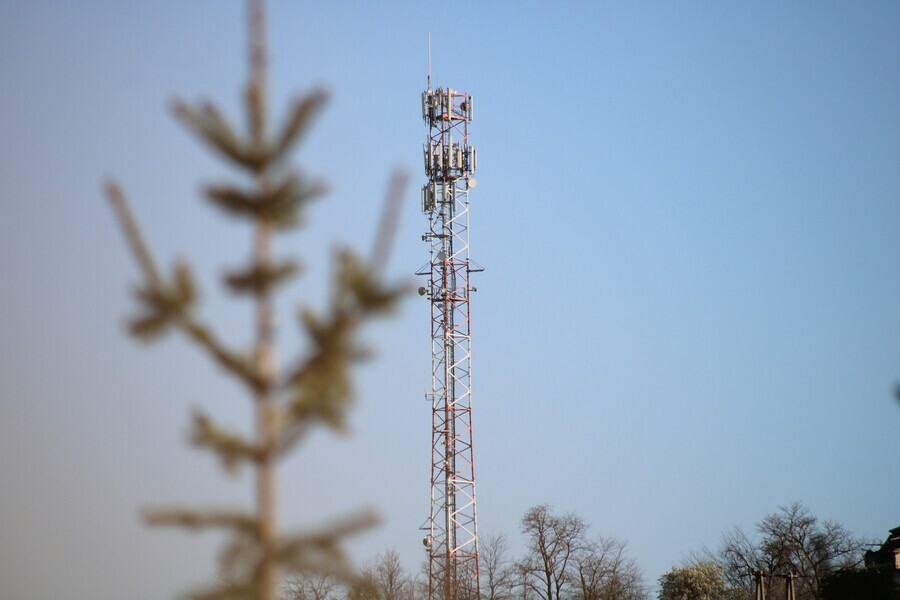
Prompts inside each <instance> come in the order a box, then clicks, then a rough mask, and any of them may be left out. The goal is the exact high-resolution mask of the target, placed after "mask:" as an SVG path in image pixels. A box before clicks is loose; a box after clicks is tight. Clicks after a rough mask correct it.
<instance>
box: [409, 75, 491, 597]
mask: <svg viewBox="0 0 900 600" xmlns="http://www.w3.org/2000/svg"><path fill="white" fill-rule="evenodd" d="M472 114H473V111H472V97H471V96H470V95H468V94H466V93H464V92H459V91H456V90H452V89H449V88H446V89H445V88H438V89H435V90H432V89H431V88H430V86H429V89H428V90H426V91H425V92H423V93H422V117H423V118H424V119H425V122H426V123H427V125H428V139H427V141H426V142H425V144H424V147H423V155H424V162H425V174H426V176H427V177H428V182H427V183H426V184H425V186H424V187H423V188H422V211H423V212H424V213H426V214H427V215H428V231H427V232H426V233H425V235H423V236H422V239H423V240H424V241H426V242H428V244H429V249H430V260H429V262H428V264H427V265H425V266H424V267H422V269H420V270H419V271H418V272H417V275H423V276H427V277H428V283H427V285H425V286H423V287H420V288H419V294H421V295H422V296H425V297H426V298H427V299H428V300H429V302H430V304H431V391H430V392H427V393H426V398H427V399H428V400H430V401H431V406H432V419H431V421H432V422H431V427H432V429H431V512H430V514H429V517H428V520H427V521H426V523H425V525H424V526H423V529H424V530H425V531H426V536H425V539H424V540H423V541H424V544H425V548H426V551H427V553H428V565H429V576H428V588H429V598H430V599H431V600H478V598H479V597H480V586H479V572H478V531H477V527H476V522H477V519H476V506H475V460H474V456H475V455H474V452H473V449H472V364H471V363H472V354H471V332H470V319H469V297H470V294H471V292H473V291H475V288H474V287H473V286H472V285H471V282H470V275H471V274H472V273H473V272H476V271H480V270H482V269H481V268H480V267H478V266H477V265H476V264H475V263H472V262H470V260H469V190H470V189H472V188H474V187H475V179H474V177H472V173H473V172H474V171H475V167H476V163H477V155H476V153H475V149H474V148H472V147H471V146H470V145H469V122H470V121H471V120H472ZM473 265H475V266H473Z"/></svg>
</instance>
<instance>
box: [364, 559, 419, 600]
mask: <svg viewBox="0 0 900 600" xmlns="http://www.w3.org/2000/svg"><path fill="white" fill-rule="evenodd" d="M362 576H363V579H364V580H365V581H367V582H368V583H369V588H370V589H371V590H372V591H373V592H374V594H375V598H377V599H378V600H410V598H411V596H412V594H413V582H412V580H411V579H410V577H409V576H408V575H407V573H406V569H404V568H403V564H402V563H401V562H400V555H399V554H397V551H396V550H394V549H393V548H391V549H389V550H385V551H384V552H381V553H379V554H378V555H377V556H376V557H375V560H373V561H372V562H371V563H369V564H368V565H366V566H365V567H364V568H363V572H362Z"/></svg>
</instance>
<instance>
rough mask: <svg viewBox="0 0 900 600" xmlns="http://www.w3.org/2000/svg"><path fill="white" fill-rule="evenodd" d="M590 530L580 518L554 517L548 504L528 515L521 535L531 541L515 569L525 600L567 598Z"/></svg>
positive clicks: (524, 518) (570, 516)
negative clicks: (578, 559) (532, 598)
mask: <svg viewBox="0 0 900 600" xmlns="http://www.w3.org/2000/svg"><path fill="white" fill-rule="evenodd" d="M587 528H588V526H587V524H586V523H585V522H584V520H583V519H582V518H581V517H579V516H578V515H576V514H574V513H567V514H564V515H555V514H553V513H552V512H551V509H550V506H548V505H546V504H539V505H538V506H535V507H532V508H531V509H529V510H528V512H526V513H525V516H523V517H522V522H521V531H522V533H523V534H525V535H526V536H527V538H528V551H527V554H526V555H525V557H524V558H523V559H522V560H520V561H518V562H517V563H516V567H515V568H516V571H517V572H518V575H519V582H520V584H521V585H522V586H523V587H524V590H523V593H524V594H525V595H526V596H531V595H534V596H535V597H537V598H540V599H541V600H561V599H562V598H563V597H564V594H565V592H566V588H567V587H568V585H569V584H570V583H571V581H572V577H573V565H574V563H575V557H576V555H577V553H578V552H579V551H580V550H581V549H582V548H583V547H584V545H585V543H586V541H585V534H586V532H587Z"/></svg>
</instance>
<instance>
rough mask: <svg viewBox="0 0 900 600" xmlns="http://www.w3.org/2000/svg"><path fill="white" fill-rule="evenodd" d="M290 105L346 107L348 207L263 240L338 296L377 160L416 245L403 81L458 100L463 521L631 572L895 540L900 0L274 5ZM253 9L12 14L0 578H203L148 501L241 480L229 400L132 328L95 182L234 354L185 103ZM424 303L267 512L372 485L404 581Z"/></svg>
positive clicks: (230, 250) (105, 591)
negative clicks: (612, 555)
mask: <svg viewBox="0 0 900 600" xmlns="http://www.w3.org/2000/svg"><path fill="white" fill-rule="evenodd" d="M272 4H273V5H272V7H271V47H272V50H271V51H272V57H273V60H272V71H273V78H274V79H273V93H274V105H275V108H276V109H281V108H283V106H284V105H285V103H286V101H287V99H288V98H289V97H291V96H292V95H293V94H294V93H295V92H297V91H304V90H308V89H310V88H311V87H312V86H314V85H319V84H323V85H325V86H327V87H328V88H329V89H330V90H331V92H332V101H331V103H330V105H329V107H328V110H327V112H326V113H325V115H324V116H323V117H322V119H321V120H320V122H319V123H318V126H317V127H316V130H315V133H314V135H312V136H311V137H310V138H309V140H308V143H307V144H306V145H305V146H304V147H303V148H302V150H301V152H300V153H299V155H298V160H299V161H300V162H301V163H302V164H303V165H304V167H305V168H306V169H307V170H308V171H310V172H312V173H316V174H320V175H321V176H323V177H325V178H327V179H328V180H329V181H330V183H331V186H332V193H331V194H330V196H329V197H328V199H327V200H325V201H323V202H321V203H320V204H318V205H317V206H316V207H315V209H314V210H313V211H312V214H311V224H312V227H311V228H310V229H307V230H306V231H304V232H302V233H300V234H297V235H292V236H290V237H288V238H285V239H284V240H283V241H282V243H281V245H280V248H281V249H282V250H283V251H284V252H285V253H287V252H290V253H296V254H299V255H302V256H303V257H305V258H306V260H307V261H308V263H309V264H310V265H311V268H310V274H309V275H308V276H307V277H305V278H304V279H303V280H301V281H300V283H299V284H298V285H297V286H295V287H292V288H291V289H290V290H289V293H288V294H287V296H288V297H287V298H286V299H285V301H284V303H283V306H282V308H283V310H284V312H283V318H282V323H283V324H284V326H285V329H284V331H285V334H284V336H283V337H282V339H281V346H282V349H283V351H284V352H285V354H286V355H292V354H295V353H296V352H297V349H298V344H299V340H298V337H297V335H296V333H295V332H294V331H293V327H292V325H291V323H292V319H291V315H290V310H291V309H292V307H293V306H295V305H296V304H297V303H300V302H308V303H312V304H314V305H315V304H321V302H322V301H323V298H324V297H325V294H326V290H325V287H324V281H325V274H326V273H327V269H326V265H325V263H324V262H323V261H324V260H325V257H326V256H327V252H328V251H329V249H330V248H331V247H332V246H333V244H335V243H337V242H345V243H349V244H352V245H354V246H357V247H359V248H362V249H367V248H368V247H369V246H370V244H371V242H372V238H373V232H374V227H375V221H376V218H377V214H378V211H379V208H380V204H381V200H380V199H381V196H382V192H383V189H384V187H385V184H386V182H387V177H388V173H389V172H390V170H391V169H392V168H393V167H395V166H400V167H405V168H407V169H408V170H409V171H410V172H411V173H412V175H413V189H411V190H410V193H409V194H408V201H407V203H406V205H405V210H404V213H403V217H402V223H401V224H400V228H399V239H398V243H397V247H396V252H395V254H394V257H393V262H392V264H391V271H392V273H393V275H395V276H396V277H398V278H403V277H408V278H409V280H410V281H412V280H413V278H412V276H411V274H412V273H413V272H414V271H415V270H416V269H417V268H418V267H419V266H420V265H421V264H422V263H424V262H425V261H426V252H427V249H426V247H425V245H424V244H423V243H422V242H421V240H420V235H421V233H422V232H423V231H424V229H425V225H426V222H425V219H424V218H423V216H422V215H421V214H420V213H419V212H418V199H417V191H416V188H417V187H418V186H419V185H421V183H423V182H424V175H423V174H422V173H421V154H420V152H421V143H422V140H423V139H424V136H425V133H426V132H425V126H424V124H423V123H422V121H421V119H420V116H421V113H420V108H419V93H420V91H421V89H422V88H423V86H424V84H425V68H426V55H425V40H426V33H427V32H428V31H431V32H432V56H433V81H435V82H436V83H437V84H439V85H449V86H452V87H454V88H457V89H463V90H466V91H468V92H470V93H472V94H473V95H474V96H475V98H476V110H477V114H476V115H475V116H476V121H475V122H474V123H473V124H472V129H471V139H472V142H473V144H475V145H476V147H477V148H478V151H479V173H478V182H479V185H478V188H477V189H476V190H475V191H474V192H473V194H472V208H471V217H472V230H471V242H472V255H473V257H474V258H475V259H476V260H477V261H478V262H479V263H481V264H483V265H484V266H485V267H486V269H487V270H486V271H485V272H484V273H483V274H481V275H480V276H479V279H478V281H477V286H478V290H479V291H478V293H477V294H476V295H475V297H474V303H473V321H474V323H473V330H474V342H473V346H474V365H473V369H474V371H473V372H474V380H475V394H474V404H475V421H476V428H475V436H476V439H475V444H476V457H477V458H476V462H477V472H478V501H479V506H478V508H479V526H480V528H481V531H482V532H489V531H505V532H507V533H509V534H510V535H511V537H512V540H513V545H514V547H515V549H516V550H518V549H519V548H520V546H521V541H520V539H519V537H518V535H517V523H518V519H519V518H520V516H521V515H522V513H523V512H524V511H525V510H526V509H527V508H528V507H530V506H532V505H534V504H537V503H540V502H549V503H551V504H553V505H554V506H555V507H556V508H557V509H558V510H560V511H575V512H577V513H579V514H580V515H581V516H583V517H584V518H585V519H586V520H588V521H590V522H591V523H592V524H593V531H594V532H595V533H599V534H604V535H612V536H616V537H619V538H621V539H623V540H626V541H627V542H628V544H629V548H630V551H631V553H632V555H633V556H634V557H635V558H636V559H637V561H638V563H639V564H640V566H641V567H642V568H643V570H644V573H645V576H646V579H647V581H648V583H651V584H652V583H654V582H655V580H656V578H657V577H658V576H659V575H660V574H661V573H662V572H663V571H665V570H667V569H668V568H669V567H671V566H672V565H673V564H676V563H678V562H679V561H680V560H681V559H682V558H683V556H684V555H685V554H687V553H689V552H691V551H693V550H697V549H699V548H701V547H702V546H704V545H707V546H711V547H714V546H716V545H717V543H718V540H719V536H720V534H721V532H722V531H723V530H724V529H726V528H729V527H731V526H735V525H739V526H742V527H745V528H748V529H749V528H751V527H752V525H753V523H755V522H756V521H757V520H759V519H760V518H762V517H763V516H764V515H765V514H766V513H768V512H771V511H774V510H776V509H777V507H778V506H779V505H783V504H787V503H789V502H792V501H794V500H799V501H802V502H804V503H806V504H807V505H808V506H809V508H810V509H811V510H812V512H813V513H814V514H816V515H818V516H820V517H822V518H828V519H834V520H837V521H839V522H842V523H843V524H845V525H846V526H847V527H848V528H849V529H851V530H852V531H853V532H855V533H857V534H860V535H867V536H872V537H876V538H882V537H883V536H884V535H885V534H886V532H887V530H888V529H889V528H891V527H896V526H898V525H900V502H898V498H900V473H898V462H897V461H898V451H897V439H898V435H897V430H898V425H900V406H898V404H897V402H895V401H894V400H893V399H892V388H893V386H894V384H895V382H896V381H898V380H900V234H898V232H900V109H898V107H900V70H898V68H897V61H898V57H900V35H898V31H900V4H898V3H895V2H855V3H848V2H790V3H786V2H757V3H751V4H738V3H719V2H679V3H673V2H628V3H624V2H620V3H607V2H582V3H578V2H571V3H548V2H494V3H486V2H466V1H460V2H455V3H452V4H450V5H437V4H434V3H430V4H428V3H414V2H402V3H393V4H391V5H390V6H388V5H382V4H381V3H362V2H318V3H310V5H309V6H301V4H300V3H295V2H288V1H276V2H273V3H272ZM243 15H244V11H243V6H242V5H241V4H240V3H239V2H236V1H232V2H222V1H221V0H203V1H199V0H194V1H192V2H182V1H179V2H176V1H174V0H167V1H158V2H140V3H138V2H117V1H112V0H106V1H99V0H98V1H93V2H78V3H76V2H63V1H51V0H31V1H29V2H12V1H9V2H2V3H0V75H2V83H0V206H2V213H0V214H2V218H0V278H2V292H0V302H2V304H0V307H2V310H0V408H2V417H0V490H2V491H0V593H2V594H0V595H3V596H4V597H8V598H16V599H35V600H38V599H44V598H53V597H63V596H65V597H72V598H88V597H91V598H109V599H113V598H115V599H122V598H136V599H143V598H148V599H149V598H162V597H171V596H172V595H174V594H175V593H177V592H180V591H184V590H185V589H187V588H188V587H189V586H190V585H191V584H193V583H197V582H203V581H205V580H206V579H207V578H208V576H209V575H210V574H211V573H212V570H213V563H214V556H215V550H216V548H217V546H218V541H219V540H218V539H217V538H216V537H215V536H212V537H191V536H187V535H185V534H182V533H180V532H162V531H152V530H147V529H145V528H143V527H142V526H141V525H140V524H139V523H138V521H137V511H138V509H139V507H142V506H148V505H154V504H158V503H167V502H171V501H176V502H177V501H183V502H185V503H199V504H202V505H209V504H215V505H218V504H228V503H230V502H241V501H246V500H248V499H249V480H248V479H247V478H246V477H245V478H244V479H239V480H229V479H227V478H224V477H223V476H221V475H220V473H219V472H218V470H217V467H216V465H215V464H214V463H213V461H212V460H211V458H210V457H208V456H206V455H203V454H200V453H197V452H195V451H193V450H191V449H189V448H188V447H187V445H186V444H185V443H184V442H185V435H186V431H187V425H188V415H189V411H190V409H191V407H194V406H202V407H205V408H206V409H207V410H209V411H210V412H214V413H215V414H218V415H220V418H221V419H222V420H224V421H225V422H228V423H232V424H235V425H236V426H237V425H240V424H242V423H244V422H246V420H247V418H248V416H249V411H248V407H247V403H246V402H245V400H244V398H243V396H242V395H241V391H240V390H239V389H238V388H237V387H236V386H234V385H232V384H231V383H229V382H227V381H223V380H222V379H221V378H220V377H219V373H218V372H217V371H216V369H215V368H214V367H212V366H210V365H208V364H207V362H206V361H205V360H204V359H203V357H201V356H200V355H199V354H198V353H197V352H195V351H194V349H193V348H192V347H190V346H189V345H188V344H186V343H185V342H184V341H183V340H181V339H179V338H177V337H173V338H168V339H166V340H165V341H164V342H163V343H161V344H158V345H156V346H154V347H150V348H141V347H140V346H138V345H135V344H133V343H132V342H131V341H130V340H128V339H127V338H126V337H125V336H124V335H123V328H122V324H123V321H124V318H125V316H126V315H127V314H129V312H130V311H131V309H132V303H131V300H130V298H129V296H128V289H129V285H130V284H132V283H134V282H136V280H137V273H136V269H135V267H134V265H133V264H132V262H131V261H130V259H129V257H128V256H127V255H126V252H125V249H124V245H123V243H122V240H121V239H120V236H119V233H118V231H117V230H116V228H115V225H114V223H113V220H112V217H111V215H110V213H109V210H108V207H107V206H106V204H105V202H104V200H103V199H102V197H101V194H100V186H101V181H102V180H103V178H104V177H105V176H107V175H109V174H114V175H115V176H116V177H118V178H119V179H120V180H121V181H122V182H123V184H124V185H125V187H126V189H127V190H128V191H129V194H130V196H131V199H132V202H133V203H134V206H135V210H136V212H137V215H138V217H139V219H140V221H141V222H142V224H143V226H144V227H145V231H146V235H147V237H148V238H149V240H150V242H151V243H152V244H153V246H154V247H155V248H156V251H157V253H158V254H159V256H160V257H161V258H164V259H165V260H166V261H169V260H171V259H172V258H173V257H176V256H189V257H191V258H192V260H193V261H194V266H195V269H196V270H197V271H198V272H199V273H201V274H202V278H201V279H202V282H203V283H204V284H205V303H204V311H205V314H206V315H208V317H209V319H210V320H211V321H215V322H218V323H221V324H223V330H224V333H223V335H224V336H225V337H226V338H227V339H228V340H230V341H232V342H233V343H235V344H241V343H245V341H246V340H247V339H249V338H248V334H249V328H250V321H249V311H248V307H247V306H245V305H243V304H241V303H239V302H236V301H234V300H232V299H228V298H223V297H222V296H221V295H220V294H219V292H218V289H217V288H216V283H217V274H218V273H220V272H221V269H222V268H223V267H225V266H226V265H230V264H235V263H239V262H240V261H241V260H242V259H243V258H244V257H245V256H246V253H247V248H248V242H249V235H248V233H247V232H246V230H245V229H243V228H242V227H241V226H239V225H237V224H235V223H232V222H230V221H223V220H222V219H221V218H220V217H219V216H218V215H217V214H215V213H214V212H213V211H211V210H210V209H209V208H208V207H207V206H205V205H204V204H203V203H202V202H201V201H200V200H199V199H198V198H197V195H196V191H197V189H198V188H199V186H200V185H201V184H202V183H204V182H208V181H210V180H218V179H221V178H223V177H224V176H227V174H228V171H227V170H226V169H225V168H224V167H223V165H221V164H220V163H219V162H217V161H216V160H214V159H213V158H211V157H210V156H209V155H208V154H207V153H206V151H205V150H204V149H203V148H201V147H200V146H199V145H198V144H196V143H195V142H194V140H193V139H192V138H191V137H190V136H189V135H188V134H187V133H186V132H185V131H183V130H182V129H181V128H180V126H179V125H178V124H177V123H176V122H175V121H174V120H173V119H172V118H171V116H170V114H169V112H168V110H167V105H168V103H169V101H170V100H171V99H172V98H174V97H176V96H182V97H185V98H188V99H198V98H201V97H207V98H212V99H214V100H216V101H218V102H220V103H221V104H222V105H223V106H224V107H225V108H226V109H227V110H228V111H229V112H230V113H231V114H233V115H235V114H237V110H238V108H239V98H240V96H239V94H240V89H241V86H242V85H243V81H244V75H245V66H244V29H243ZM428 327H429V325H428V308H427V305H426V303H425V302H424V301H422V300H421V299H420V298H418V297H414V298H410V299H409V300H408V301H407V302H406V303H405V305H404V307H403V310H402V312H401V313H400V315H399V316H398V317H397V318H396V319H394V320H393V321H391V322H390V323H387V324H385V325H379V326H377V327H374V328H372V329H370V330H369V331H368V335H367V337H368V339H369V340H370V341H371V342H372V343H373V344H374V345H375V346H377V347H378V348H379V350H380V354H379V360H378V361H377V362H375V363H373V364H371V365H369V366H367V367H366V368H364V369H363V370H362V371H361V372H360V377H359V379H358V382H359V388H360V391H361V394H360V396H361V402H360V405H359V408H358V410H357V411H356V412H355V414H354V418H353V428H354V431H355V434H354V435H353V436H352V437H349V438H346V439H341V438H335V437H333V436H330V435H326V434H322V435H318V436H317V437H315V438H314V439H313V440H312V441H311V443H309V444H308V445H307V446H306V447H304V448H303V451H302V452H301V453H300V454H299V455H298V456H297V458H295V459H292V460H291V461H289V462H288V463H286V464H285V466H284V469H283V471H282V473H283V483H284V484H283V488H282V501H283V502H284V521H285V522H286V523H287V524H289V525H297V526H302V525H304V524H310V523H315V522H317V521H319V520H321V519H323V518H326V517H328V516H332V515H338V514H341V513H342V512H343V511H346V510H352V509H354V508H356V507H360V506H374V507H376V508H377V509H378V511H379V512H380V513H381V514H382V515H383V517H384V525H382V526H381V527H380V528H379V529H378V530H377V531H376V532H374V533H373V534H370V535H368V536H365V537H363V538H361V539H359V540H357V541H356V543H355V546H354V555H355V556H356V558H357V559H358V560H361V561H362V560H366V559H368V558H370V557H371V556H373V555H374V554H375V552H377V551H378V550H380V549H383V548H385V547H395V548H396V549H397V550H398V551H399V552H400V553H401V556H402V558H403V560H404V562H405V563H406V564H407V566H408V567H409V568H410V569H412V570H414V569H417V565H418V562H419V561H420V559H421V558H422V555H421V543H420V540H421V534H420V532H419V531H418V527H419V526H420V525H421V524H422V522H423V521H424V520H425V517H426V515H427V511H428V492H429V490H428V461H429V446H428V443H429V441H428V440H429V433H430V429H429V428H430V421H429V407H428V405H427V403H426V402H425V400H424V398H423V391H424V389H425V387H426V386H427V385H428V372H429V361H430V354H429V339H428V335H429V333H428Z"/></svg>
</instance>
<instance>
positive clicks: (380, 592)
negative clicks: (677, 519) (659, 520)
mask: <svg viewBox="0 0 900 600" xmlns="http://www.w3.org/2000/svg"><path fill="white" fill-rule="evenodd" d="M519 529H520V530H519V533H521V534H522V536H523V538H524V540H523V541H524V542H525V544H524V550H523V553H522V554H521V555H519V556H513V555H512V552H511V550H510V547H511V545H510V542H509V538H508V536H507V535H506V534H504V533H494V534H489V535H486V536H485V537H483V538H481V539H480V540H479V558H480V560H479V564H480V569H481V573H480V579H481V597H482V600H650V598H651V597H652V596H653V595H654V594H652V593H651V589H650V586H649V585H647V583H646V582H645V580H644V578H643V575H642V573H641V569H640V568H639V566H638V565H637V563H636V561H635V560H634V559H633V558H632V557H631V556H629V554H628V549H627V545H626V543H625V542H624V541H621V540H617V539H614V538H611V537H605V536H602V535H596V534H592V533H591V531H590V524H589V523H587V522H586V521H585V520H584V519H582V518H581V517H580V516H578V515H576V514H574V513H563V514H559V513H555V512H554V511H553V509H552V508H551V507H550V506H548V505H546V504H542V505H538V506H535V507H533V508H531V509H529V510H528V511H527V512H526V513H525V515H523V517H522V519H521V521H520V528H519ZM873 545H877V544H873V543H872V541H870V540H865V539H862V538H859V537H856V536H854V535H852V534H851V533H850V532H849V531H848V530H847V529H846V528H845V527H844V526H843V525H841V524H839V523H835V522H833V521H823V520H820V519H818V518H817V517H815V516H814V515H812V514H811V513H810V511H809V510H808V509H807V508H806V507H805V506H803V505H802V504H799V503H794V504H792V505H790V506H787V507H782V508H780V509H778V510H777V511H776V512H773V513H771V514H769V515H766V516H765V517H764V518H763V519H762V520H760V521H759V522H758V523H757V524H756V526H755V528H754V531H753V532H752V533H747V532H746V531H744V530H743V529H741V528H739V527H735V528H734V529H731V530H728V531H726V532H725V533H724V534H723V536H722V541H721V543H720V545H719V546H718V547H717V548H715V549H709V548H702V549H699V550H697V551H695V552H693V553H692V554H691V555H690V556H689V558H688V559H687V560H685V561H683V562H682V563H681V564H680V565H678V566H675V567H673V568H672V569H670V570H669V571H668V572H666V573H665V574H663V575H662V576H661V577H660V578H659V581H658V588H657V590H658V591H657V593H656V594H655V595H656V596H657V597H658V599H659V600H752V599H754V598H757V586H758V585H759V584H760V583H761V584H762V587H763V588H764V591H765V597H766V598H778V599H781V598H785V597H786V594H787V587H788V585H789V582H790V583H792V585H793V588H794V596H795V598H796V600H888V599H896V598H898V597H900V596H898V595H897V589H896V587H894V584H893V583H892V579H891V575H890V574H885V573H883V572H878V571H874V570H866V569H865V567H864V566H863V556H864V553H865V550H867V549H869V548H871V547H872V546H873ZM760 575H762V576H760ZM284 598H285V600H426V599H427V598H428V567H427V564H425V563H423V564H422V565H421V566H420V567H419V569H418V570H416V571H409V570H407V569H406V568H405V567H404V566H403V564H402V562H401V560H400V557H399V555H398V554H397V552H396V551H394V550H392V549H388V550H385V551H383V552H381V553H380V554H378V556H376V557H375V558H374V559H373V560H372V561H370V562H369V563H368V564H366V565H365V566H364V568H363V569H362V573H361V576H360V577H359V578H358V579H356V581H355V582H354V583H352V584H348V583H345V582H342V581H341V580H339V579H337V578H335V577H333V576H330V575H324V574H318V575H314V576H308V577H303V578H297V579H294V580H292V581H290V582H289V583H288V586H287V588H286V590H285V594H284Z"/></svg>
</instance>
